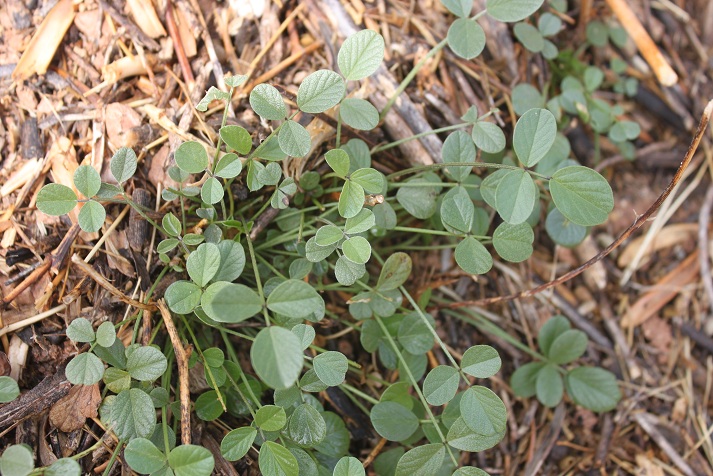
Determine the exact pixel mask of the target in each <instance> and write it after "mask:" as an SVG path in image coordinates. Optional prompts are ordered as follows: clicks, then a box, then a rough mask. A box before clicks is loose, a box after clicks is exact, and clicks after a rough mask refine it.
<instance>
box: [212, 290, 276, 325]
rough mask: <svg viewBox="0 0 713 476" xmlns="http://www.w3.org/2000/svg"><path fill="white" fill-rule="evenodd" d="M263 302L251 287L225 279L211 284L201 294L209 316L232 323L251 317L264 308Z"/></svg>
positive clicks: (215, 319)
mask: <svg viewBox="0 0 713 476" xmlns="http://www.w3.org/2000/svg"><path fill="white" fill-rule="evenodd" d="M262 304H263V303H262V299H260V296H259V295H258V294H257V293H256V292H255V291H254V290H252V289H251V288H249V287H247V286H245V285H244V284H234V283H226V282H224V281H219V282H216V283H213V284H211V285H210V286H208V288H207V289H206V290H205V292H204V293H203V295H202V296H201V307H202V308H203V312H205V313H206V314H207V315H208V317H210V318H211V319H213V320H214V321H218V322H227V323H230V324H235V323H237V322H242V321H244V320H246V319H250V318H251V317H253V316H254V315H255V314H257V313H258V312H260V311H261V310H262Z"/></svg>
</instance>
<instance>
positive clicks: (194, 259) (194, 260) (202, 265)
mask: <svg viewBox="0 0 713 476" xmlns="http://www.w3.org/2000/svg"><path fill="white" fill-rule="evenodd" d="M218 269H220V250H219V249H218V245H214V244H213V243H203V244H202V245H200V246H199V247H198V248H197V249H196V250H195V251H193V252H192V253H191V254H190V255H188V259H187V260H186V270H187V271H188V275H189V276H190V277H191V279H192V280H193V282H194V283H196V284H197V285H198V286H200V287H203V286H205V285H207V284H208V282H209V281H210V280H211V279H212V278H213V276H215V274H216V273H217V272H218Z"/></svg>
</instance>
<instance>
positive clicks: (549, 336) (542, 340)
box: [537, 316, 572, 356]
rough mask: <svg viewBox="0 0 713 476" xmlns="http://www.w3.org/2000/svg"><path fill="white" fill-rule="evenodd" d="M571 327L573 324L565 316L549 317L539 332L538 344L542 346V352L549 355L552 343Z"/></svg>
mask: <svg viewBox="0 0 713 476" xmlns="http://www.w3.org/2000/svg"><path fill="white" fill-rule="evenodd" d="M571 328H572V325H571V324H570V323H569V320H568V319H567V318H566V317H564V316H553V317H551V318H550V319H548V320H547V322H545V323H544V324H543V325H542V327H541V328H540V331H539V332H538V333H537V345H539V346H540V350H541V351H542V353H543V354H545V355H546V356H547V355H549V353H550V347H551V346H552V343H553V342H554V341H555V340H556V339H557V338H558V337H559V336H561V335H562V334H564V333H565V332H566V331H568V330H570V329H571Z"/></svg>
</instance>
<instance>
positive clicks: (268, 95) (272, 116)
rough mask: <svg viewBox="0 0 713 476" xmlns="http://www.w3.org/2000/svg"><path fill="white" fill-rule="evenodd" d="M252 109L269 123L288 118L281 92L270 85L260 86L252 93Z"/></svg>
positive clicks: (263, 84)
mask: <svg viewBox="0 0 713 476" xmlns="http://www.w3.org/2000/svg"><path fill="white" fill-rule="evenodd" d="M250 107H252V108H253V111H255V113H256V114H257V115H258V116H260V117H262V118H263V119H267V120H268V121H279V120H281V119H284V118H285V116H287V107H286V106H285V101H284V100H283V99H282V95H281V94H280V91H278V90H277V88H276V87H274V86H271V85H269V84H265V83H262V84H258V85H257V86H255V87H254V88H253V90H252V91H250Z"/></svg>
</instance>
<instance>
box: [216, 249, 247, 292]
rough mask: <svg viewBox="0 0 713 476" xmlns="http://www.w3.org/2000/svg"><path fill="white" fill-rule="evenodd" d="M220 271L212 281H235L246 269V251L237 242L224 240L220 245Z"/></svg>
mask: <svg viewBox="0 0 713 476" xmlns="http://www.w3.org/2000/svg"><path fill="white" fill-rule="evenodd" d="M218 251H220V269H219V270H218V272H217V273H216V274H215V276H213V279H212V280H211V281H213V282H218V281H227V282H231V281H235V280H236V279H237V278H238V277H239V276H240V275H241V274H242V272H243V268H245V250H244V249H243V246H242V245H241V244H240V243H238V242H237V241H233V240H222V241H220V243H218Z"/></svg>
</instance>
